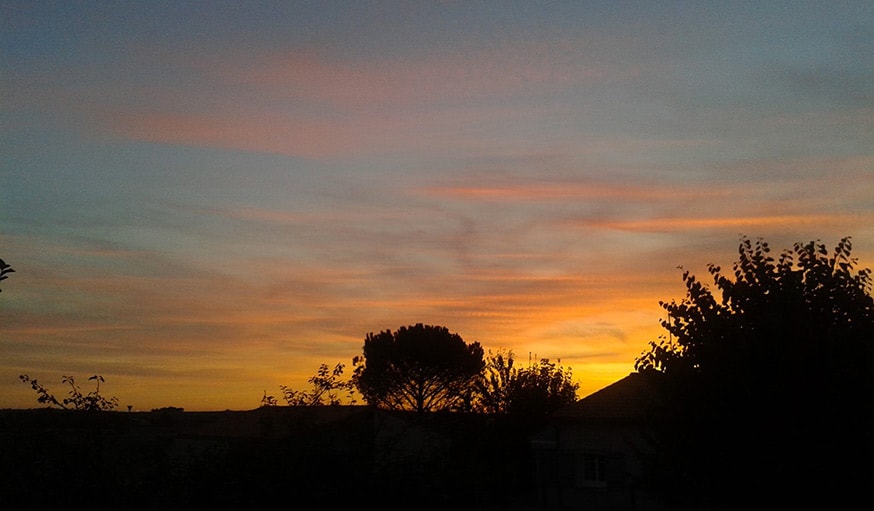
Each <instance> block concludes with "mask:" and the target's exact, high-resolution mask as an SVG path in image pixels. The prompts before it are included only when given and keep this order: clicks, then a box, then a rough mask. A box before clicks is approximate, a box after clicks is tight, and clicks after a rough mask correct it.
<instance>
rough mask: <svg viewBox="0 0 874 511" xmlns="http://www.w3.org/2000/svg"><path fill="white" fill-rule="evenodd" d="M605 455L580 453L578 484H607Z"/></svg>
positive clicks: (578, 456) (577, 470) (577, 464)
mask: <svg viewBox="0 0 874 511" xmlns="http://www.w3.org/2000/svg"><path fill="white" fill-rule="evenodd" d="M606 465H607V464H606V463H605V459H604V456H602V455H600V454H594V453H580V454H578V455H577V463H576V481H575V483H576V486H578V487H580V486H590V487H591V486H607V477H606V474H605V470H604V469H605V468H606Z"/></svg>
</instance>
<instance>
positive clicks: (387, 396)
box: [353, 323, 483, 413]
mask: <svg viewBox="0 0 874 511" xmlns="http://www.w3.org/2000/svg"><path fill="white" fill-rule="evenodd" d="M355 362H356V365H357V367H356V368H355V373H354V375H353V381H354V383H355V386H356V388H357V389H358V392H360V393H361V395H362V396H364V399H365V401H367V402H368V403H369V404H371V405H374V406H377V407H379V408H384V409H388V410H413V411H416V412H419V413H422V412H427V411H441V410H464V409H469V408H470V407H471V406H472V401H473V391H474V385H473V384H474V382H475V380H476V378H478V377H479V375H480V371H481V370H482V368H483V349H482V347H481V346H480V344H479V343H478V342H474V343H471V344H466V343H465V342H464V340H463V339H462V338H461V336H459V335H458V334H454V333H450V332H449V330H448V329H446V328H445V327H440V326H431V325H423V324H421V323H419V324H417V325H415V326H409V327H401V328H399V329H398V330H397V331H395V332H391V331H389V330H386V331H384V332H380V333H378V334H374V333H369V334H367V336H366V338H365V340H364V353H363V357H362V358H361V359H357V360H356V361H355Z"/></svg>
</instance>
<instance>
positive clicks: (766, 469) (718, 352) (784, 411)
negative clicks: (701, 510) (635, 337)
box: [636, 237, 874, 509]
mask: <svg viewBox="0 0 874 511" xmlns="http://www.w3.org/2000/svg"><path fill="white" fill-rule="evenodd" d="M738 252H739V258H738V260H737V262H736V263H735V264H734V268H733V272H732V273H733V274H732V275H729V276H726V275H724V274H723V273H722V270H721V268H720V267H718V266H715V265H710V266H708V271H709V273H710V274H711V276H712V278H713V283H714V285H715V286H716V288H717V289H718V290H719V294H718V295H715V294H714V292H713V291H712V290H711V288H710V287H709V286H707V285H705V284H703V283H701V282H700V281H698V280H697V279H696V278H695V277H694V276H693V275H692V274H691V273H689V272H688V271H684V272H683V281H684V283H685V287H686V297H685V298H684V299H683V300H682V301H680V302H676V301H671V302H668V303H665V302H663V303H661V305H662V307H663V308H664V309H665V310H666V312H667V319H666V320H664V321H663V322H662V326H663V327H664V328H665V329H666V330H667V331H668V337H667V338H664V337H663V338H661V339H660V340H659V341H657V342H653V343H651V344H650V349H649V350H648V351H645V352H644V353H643V354H642V355H641V356H640V357H639V358H638V359H637V361H636V367H637V369H638V370H639V371H641V372H648V373H654V374H655V375H659V374H660V375H662V377H661V378H657V380H659V381H660V382H661V383H662V384H664V390H665V394H664V400H663V401H661V402H660V403H659V405H658V406H655V407H653V409H652V412H653V416H652V419H653V420H652V424H653V439H654V442H655V443H654V446H655V447H656V451H655V452H656V454H657V455H656V456H654V457H653V458H651V459H650V461H651V462H652V467H651V468H652V470H653V472H652V473H653V474H658V475H659V476H660V477H659V478H657V479H655V480H654V482H655V484H656V485H657V487H658V489H660V490H663V491H664V493H665V495H667V496H669V497H673V498H674V499H675V500H674V501H673V504H675V505H677V506H680V505H682V504H685V505H688V506H689V507H698V506H709V508H711V509H716V508H724V509H734V508H736V507H738V506H743V505H745V504H748V503H749V502H756V503H758V504H760V505H763V506H765V507H767V506H768V505H770V504H773V505H782V506H784V507H791V505H789V504H790V501H793V500H794V503H796V504H801V503H804V504H810V503H813V502H814V501H815V499H817V498H825V499H827V498H835V499H837V498H844V497H846V496H848V495H854V496H859V495H860V490H861V489H862V488H865V487H866V486H867V484H868V482H869V481H870V477H871V476H872V470H871V469H870V466H871V465H870V463H861V462H860V460H862V459H865V460H869V459H871V455H872V454H874V449H872V445H874V443H872V438H874V437H872V431H874V430H872V426H874V424H872V421H871V419H870V417H871V416H872V415H874V409H872V404H874V378H872V375H874V300H872V297H871V295H870V291H871V277H870V270H868V269H857V268H856V266H857V263H858V261H857V260H856V259H855V258H853V257H852V256H851V242H850V238H844V239H842V240H841V241H840V242H839V243H838V244H837V246H836V247H835V249H834V251H833V252H831V253H830V252H829V251H828V250H827V249H826V247H825V246H824V245H822V244H821V243H819V242H810V243H797V244H795V245H794V246H793V248H792V249H789V250H785V251H783V252H782V253H781V254H780V255H779V256H778V257H777V258H776V259H775V258H774V257H773V256H772V255H771V251H770V248H769V246H768V244H767V243H766V242H764V241H762V240H758V241H755V242H752V241H750V240H749V239H747V238H745V237H744V238H741V242H740V246H739V250H738ZM851 467H852V468H851Z"/></svg>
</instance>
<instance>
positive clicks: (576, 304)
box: [0, 0, 874, 410]
mask: <svg viewBox="0 0 874 511" xmlns="http://www.w3.org/2000/svg"><path fill="white" fill-rule="evenodd" d="M110 4H113V5H110ZM115 4H117V5H115ZM0 92H2V95H0V133H2V142H0V178H2V183H0V258H2V259H4V260H5V261H6V262H7V263H8V264H10V265H12V267H13V268H14V269H15V271H16V272H15V273H13V274H11V276H10V277H9V279H8V280H5V281H3V282H2V283H0V289H2V293H0V408H25V407H35V406H39V405H38V404H37V403H36V400H35V397H36V396H35V394H34V393H33V391H32V390H31V389H30V388H29V387H28V386H27V385H24V384H23V383H21V382H20V381H19V380H18V375H19V374H22V373H25V374H29V375H30V376H32V377H35V378H38V379H39V380H40V382H42V383H45V384H46V385H48V386H49V387H50V388H51V389H52V390H54V391H55V393H56V394H58V395H59V397H60V395H61V394H64V393H65V390H64V388H63V387H62V386H61V383H60V380H61V377H62V376H63V375H74V376H76V377H77V378H78V379H79V380H82V381H83V383H85V385H84V387H85V389H86V390H90V387H89V386H88V385H87V381H86V379H87V377H88V376H90V375H92V374H100V375H103V377H104V378H105V379H106V383H105V384H104V387H103V389H104V390H105V393H106V394H109V395H115V396H118V398H119V404H120V405H121V407H122V408H123V409H126V407H127V405H131V406H132V407H133V408H134V409H139V410H149V409H152V408H157V407H163V406H178V407H183V408H185V409H186V410H224V409H252V408H256V407H257V406H258V405H259V403H260V398H261V396H262V393H263V392H264V391H265V390H266V391H267V392H268V393H271V394H274V395H276V396H279V394H280V390H279V386H280V385H289V386H292V387H301V388H303V387H304V386H305V381H306V379H307V378H308V377H309V376H311V375H312V374H313V373H314V372H315V371H316V369H317V368H318V366H319V364H321V363H327V364H329V365H334V364H335V363H337V362H344V363H347V364H348V363H349V362H350V361H351V358H352V357H353V356H354V355H357V354H359V353H360V352H361V347H362V344H363V340H364V337H365V335H366V334H367V333H368V332H378V331H382V330H389V329H390V330H396V329H397V328H398V327H400V326H404V325H412V324H415V323H425V324H434V325H441V326H446V327H447V328H449V330H451V331H453V332H455V333H458V334H459V335H461V336H462V337H463V338H464V340H465V341H467V342H473V341H478V342H480V343H481V344H482V345H483V346H484V347H485V348H486V349H487V350H488V349H492V350H497V349H512V350H513V351H515V352H516V354H517V356H518V357H519V358H520V359H523V360H525V361H527V359H528V357H529V354H531V356H534V357H538V358H540V357H547V358H550V359H553V360H556V359H560V360H561V363H562V365H565V366H570V367H572V369H573V374H574V377H575V379H577V380H578V381H579V382H580V390H581V392H580V394H581V396H582V395H586V394H588V393H591V392H592V391H594V390H597V389H599V388H601V387H603V386H605V385H607V384H609V383H611V382H613V381H615V380H617V379H619V378H621V377H623V376H625V375H627V374H628V373H629V372H631V371H633V366H634V359H635V357H637V356H638V355H639V354H640V353H641V351H643V350H645V349H646V348H647V343H648V342H649V341H652V340H656V339H657V338H658V336H659V335H661V334H662V329H661V327H660V326H659V321H660V320H661V319H662V318H663V311H662V309H661V308H660V307H659V303H658V302H659V300H670V299H680V298H682V296H683V294H684V293H683V291H684V288H683V285H682V281H681V270H679V269H678V266H680V265H682V266H683V267H685V268H687V269H689V270H691V271H692V272H693V273H696V274H699V275H700V276H701V278H704V279H706V267H705V265H706V264H707V263H716V264H720V265H722V266H723V267H724V268H729V267H730V265H731V263H732V262H733V261H734V260H735V256H736V254H737V246H738V241H739V237H740V235H747V236H748V237H750V238H753V239H755V238H759V237H761V238H764V239H765V240H766V241H768V242H769V243H770V244H771V246H772V247H773V248H774V249H775V250H780V249H783V248H786V247H789V246H791V244H792V243H793V242H796V241H810V240H815V239H819V240H822V242H823V243H825V244H826V245H828V246H830V247H833V246H834V245H835V244H836V243H837V242H838V241H839V239H840V238H841V237H844V236H852V238H853V242H854V243H853V247H854V250H853V252H854V254H855V255H856V256H857V257H858V258H859V259H860V264H861V265H862V266H865V267H872V266H874V9H871V4H870V2H864V1H860V2H842V1H838V2H832V1H829V2H825V1H823V2H789V1H787V2H778V1H772V2H725V1H720V2H704V1H689V2H648V1H646V2H625V1H604V2H600V1H571V2H530V1H522V2H511V1H496V2H476V1H471V2H453V1H443V2H436V1H435V2H400V1H398V2H388V1H386V2H364V1H355V2H352V1H350V2H316V1H313V2H290V1H289V2H275V3H274V2H223V1H211V2H185V1H179V0H174V1H167V2H135V3H133V2H118V3H115V2H67V1H59V2H32V1H21V2H9V1H3V0H0Z"/></svg>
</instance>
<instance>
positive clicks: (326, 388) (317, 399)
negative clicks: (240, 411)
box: [262, 363, 355, 406]
mask: <svg viewBox="0 0 874 511" xmlns="http://www.w3.org/2000/svg"><path fill="white" fill-rule="evenodd" d="M345 367H346V366H345V365H344V364H341V363H338V364H337V365H335V366H334V368H333V369H331V368H329V367H328V364H321V365H320V366H319V369H318V371H316V374H315V375H313V376H312V377H310V379H309V380H307V381H308V382H309V384H310V385H312V388H311V389H309V390H295V389H292V388H291V387H288V386H286V385H280V387H279V388H280V389H281V390H282V396H283V398H284V399H285V402H286V403H288V405H289V406H322V405H334V406H336V405H340V404H342V403H343V399H342V397H341V394H343V395H345V398H346V402H348V403H351V404H354V403H355V399H354V398H353V388H354V385H353V383H352V380H344V379H342V377H343V370H344V369H345ZM264 395H265V397H264V398H263V399H262V405H265V406H272V405H275V404H276V399H275V398H274V397H273V396H267V393H266V392H265V394H264Z"/></svg>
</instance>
